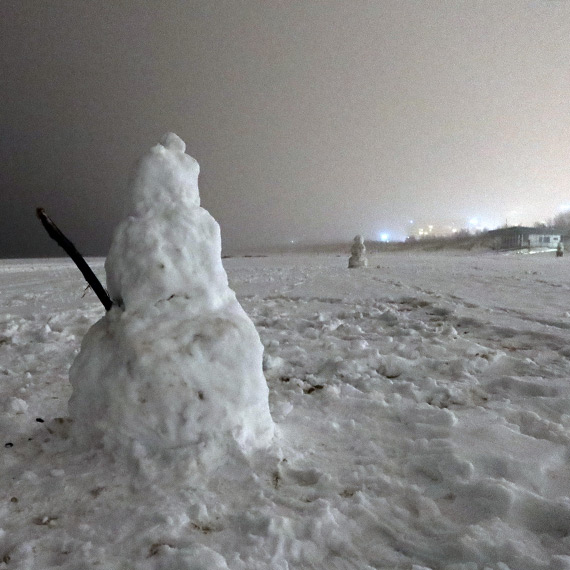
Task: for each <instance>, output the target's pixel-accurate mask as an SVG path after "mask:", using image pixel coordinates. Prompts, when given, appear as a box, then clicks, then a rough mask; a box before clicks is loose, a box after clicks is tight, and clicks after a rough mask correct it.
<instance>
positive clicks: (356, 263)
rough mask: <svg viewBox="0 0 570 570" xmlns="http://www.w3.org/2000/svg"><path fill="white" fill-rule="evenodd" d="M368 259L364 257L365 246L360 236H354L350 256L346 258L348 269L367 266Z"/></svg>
mask: <svg viewBox="0 0 570 570" xmlns="http://www.w3.org/2000/svg"><path fill="white" fill-rule="evenodd" d="M367 266H368V259H367V258H366V246H365V245H364V239H363V238H362V236H355V237H354V240H353V242H352V246H351V248H350V257H349V258H348V267H349V269H352V268H355V267H367Z"/></svg>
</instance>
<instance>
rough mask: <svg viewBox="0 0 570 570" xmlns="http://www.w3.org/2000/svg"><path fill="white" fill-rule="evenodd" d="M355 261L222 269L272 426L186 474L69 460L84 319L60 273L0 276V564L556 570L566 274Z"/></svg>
mask: <svg viewBox="0 0 570 570" xmlns="http://www.w3.org/2000/svg"><path fill="white" fill-rule="evenodd" d="M368 257H369V267H368V268H366V269H362V270H360V271H354V270H349V269H348V268H347V267H346V254H345V255H342V256H339V257H335V256H318V255H313V256H285V255H283V256H274V257H267V258H247V259H245V258H234V259H227V260H225V261H224V265H225V268H226V270H227V272H228V277H229V282H230V285H231V287H232V289H234V290H235V291H236V293H237V297H238V299H239V301H240V302H241V304H242V306H243V308H244V309H245V311H246V312H247V313H248V314H249V316H250V317H251V318H252V320H253V322H254V323H255V325H256V327H257V330H258V331H259V334H260V337H261V341H262V343H263V345H264V347H265V357H264V361H265V375H266V377H267V382H268V384H269V402H270V406H271V412H272V415H273V419H274V420H275V423H276V426H277V429H276V436H275V438H274V440H273V442H274V443H273V444H272V446H271V447H269V448H267V449H259V450H257V451H255V452H254V453H252V454H249V455H245V454H243V453H240V451H239V449H233V448H230V449H228V451H227V453H228V454H229V455H231V457H232V461H228V462H226V463H222V464H221V466H220V468H219V469H218V470H216V471H214V472H213V473H211V474H210V476H209V477H208V478H206V479H204V478H199V477H198V478H197V477H196V476H195V473H199V472H200V468H201V467H200V465H196V466H195V470H194V471H193V470H192V469H189V465H187V464H186V465H184V468H183V469H177V468H176V465H171V466H170V467H169V468H168V469H164V470H163V471H162V472H160V474H159V475H160V478H154V479H153V478H149V477H148V476H147V474H146V473H145V472H144V469H142V470H140V471H139V470H137V469H135V468H133V465H132V464H130V463H129V462H128V461H127V460H123V459H122V458H121V457H116V458H113V455H112V454H109V453H107V452H106V451H105V450H102V449H98V448H96V447H93V448H86V449H84V450H77V448H76V447H74V446H73V445H72V441H71V439H70V438H69V431H70V430H69V424H70V422H69V419H68V410H67V401H68V399H69V396H70V394H71V386H70V384H69V382H68V369H69V366H70V364H71V362H72V361H73V359H74V357H75V356H76V355H77V353H78V350H79V344H80V341H81V339H82V338H83V337H84V335H85V334H86V332H87V330H88V329H89V328H90V327H91V326H92V325H93V323H95V322H96V321H97V320H99V319H100V318H101V317H102V315H103V308H102V307H101V305H100V304H99V302H98V301H97V299H96V298H95V297H94V296H93V294H92V293H90V292H87V293H85V295H83V291H84V288H85V286H84V283H83V282H82V279H81V276H80V275H79V272H78V271H77V270H76V269H75V268H74V267H73V266H72V264H71V263H70V262H67V261H64V260H41V261H40V260H27V261H3V262H0V304H1V306H2V317H1V319H2V325H1V327H0V355H1V358H0V374H1V377H2V383H1V384H0V390H1V395H2V397H1V398H0V406H1V407H2V410H1V412H2V413H1V415H0V432H1V433H2V438H3V441H2V458H1V471H0V473H1V481H2V485H1V487H0V489H1V497H2V500H1V502H0V568H6V569H9V570H13V569H26V570H50V569H55V568H58V569H59V568H61V569H64V570H83V569H85V570H87V569H89V570H90V569H92V568H103V569H106V570H107V569H109V570H111V569H112V570H115V569H124V570H131V569H132V570H151V569H152V570H155V569H156V570H167V569H168V570H189V569H192V570H197V569H203V570H216V569H224V570H225V569H232V570H267V569H278V570H285V569H289V570H290V569H323V570H324V569H327V570H328V569H333V570H339V569H342V570H344V569H351V570H356V569H358V570H364V569H371V568H374V569H405V570H412V569H413V570H421V569H426V568H428V569H432V570H459V569H461V570H474V569H478V570H484V569H489V570H491V569H492V570H506V569H510V570H546V569H548V570H559V569H565V568H566V569H567V568H570V498H569V497H570V471H569V469H568V445H569V441H570V414H569V410H570V384H569V380H570V361H569V357H570V342H569V341H570V312H569V311H570V281H569V279H568V275H569V274H570V265H569V263H570V261H569V260H568V258H567V257H563V258H558V259H556V258H555V256H554V254H553V253H552V254H537V255H532V256H525V255H518V256H517V255H512V256H505V255H499V254H485V255H457V256H456V255H451V254H441V255H440V254H405V253H401V254H369V256H368ZM92 263H93V265H94V267H95V269H96V271H97V272H98V273H99V275H101V276H102V274H103V262H102V260H98V261H92ZM160 323H161V324H160V326H164V327H166V328H167V329H168V328H169V327H175V326H176V323H170V321H168V320H164V321H160ZM112 326H119V325H118V324H117V323H113V325H112ZM169 330H170V329H169ZM151 332H152V331H149V333H148V334H151ZM155 332H156V335H155V336H156V339H157V340H160V338H161V335H162V331H161V329H160V327H159V328H157V329H156V331H155ZM169 334H170V332H169ZM181 334H186V333H184V332H182V331H181ZM140 349H141V352H142V354H144V346H141V347H140ZM190 467H191V466H190Z"/></svg>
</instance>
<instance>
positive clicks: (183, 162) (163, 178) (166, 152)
mask: <svg viewBox="0 0 570 570" xmlns="http://www.w3.org/2000/svg"><path fill="white" fill-rule="evenodd" d="M185 150H186V143H185V142H184V141H183V140H182V139H181V138H180V137H179V136H178V135H175V134H174V133H167V134H165V135H164V136H163V137H162V139H161V140H160V143H159V144H157V145H156V146H154V147H152V148H151V149H150V151H149V152H147V153H146V154H145V155H144V156H143V157H142V158H141V159H140V160H139V162H138V163H137V165H136V168H135V172H134V176H133V178H132V183H131V188H132V201H133V207H134V213H135V215H142V214H144V213H145V212H148V211H149V210H151V209H153V210H164V209H167V210H169V209H172V210H179V209H181V208H185V207H198V206H199V205H200V194H199V192H198V175H199V174H200V165H199V164H198V162H197V161H196V160H195V159H193V158H192V157H191V156H189V155H188V154H186V153H185V152H184V151H185Z"/></svg>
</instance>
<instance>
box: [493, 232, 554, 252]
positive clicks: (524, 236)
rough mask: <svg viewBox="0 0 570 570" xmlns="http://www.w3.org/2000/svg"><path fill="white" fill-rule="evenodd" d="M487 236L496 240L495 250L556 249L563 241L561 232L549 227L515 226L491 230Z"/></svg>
mask: <svg viewBox="0 0 570 570" xmlns="http://www.w3.org/2000/svg"><path fill="white" fill-rule="evenodd" d="M487 235H488V236H489V237H491V238H493V239H494V244H493V245H494V249H524V248H529V249H532V248H550V249H556V248H557V247H558V244H559V243H561V242H562V241H563V232H562V231H561V230H558V229H556V228H547V227H538V228H528V227H524V226H513V227H510V228H500V229H498V230H491V231H490V232H488V233H487Z"/></svg>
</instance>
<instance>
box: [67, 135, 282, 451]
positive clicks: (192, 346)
mask: <svg viewBox="0 0 570 570" xmlns="http://www.w3.org/2000/svg"><path fill="white" fill-rule="evenodd" d="M185 150H186V145H185V143H184V141H182V139H180V138H179V137H178V136H177V135H175V134H173V133H168V134H167V135H165V136H164V137H163V139H162V140H161V142H160V144H158V145H156V146H154V147H153V148H152V149H151V150H150V151H149V152H148V153H147V154H145V155H144V156H143V157H142V158H141V160H140V161H139V163H138V165H137V167H136V170H135V173H134V177H133V179H132V181H131V192H132V204H131V214H130V215H129V216H128V217H127V218H126V219H125V220H123V221H122V222H121V223H120V224H119V226H118V227H117V229H116V231H115V234H114V238H113V242H112V245H111V249H110V251H109V255H108V257H107V260H106V263H105V270H106V274H107V287H108V290H109V294H110V296H111V298H112V299H113V302H114V306H113V308H112V309H111V310H110V311H108V312H107V314H106V315H105V316H104V317H103V318H102V319H101V320H99V321H98V322H97V323H96V324H95V325H93V326H92V327H91V329H90V330H89V331H88V332H87V334H86V336H85V338H84V339H83V342H82V345H81V351H80V353H79V354H78V356H77V358H76V359H75V361H74V362H73V365H72V367H71V370H70V381H71V384H72V387H73V392H72V395H71V398H70V400H69V413H70V416H71V418H72V420H73V422H72V435H73V438H74V440H75V442H76V443H77V444H78V445H79V446H81V447H83V448H85V449H87V448H91V447H97V446H101V445H102V446H103V447H104V448H106V449H107V450H109V451H110V452H112V453H113V454H116V455H117V454H118V455H127V456H133V455H134V456H135V457H136V456H141V455H142V456H145V457H152V456H154V455H157V454H161V453H163V452H168V451H169V450H171V451H172V450H186V451H188V452H189V453H192V454H199V453H200V450H207V449H209V450H210V451H211V450H212V449H216V448H217V449H219V450H223V449H225V448H226V447H227V445H228V444H229V443H230V442H231V444H232V445H234V447H235V445H236V444H237V446H238V447H239V449H240V450H241V451H242V452H245V453H246V454H247V453H248V452H252V451H253V450H255V449H259V448H264V447H267V446H268V445H269V443H270V442H271V440H272V437H273V432H274V424H273V421H272V419H271V415H270V412H269V405H268V387H267V383H266V380H265V377H264V375H263V371H262V357H263V346H262V344H261V341H260V339H259V335H258V333H257V331H256V330H255V327H254V325H253V323H252V322H251V320H250V319H249V317H248V316H247V315H246V313H245V311H244V310H243V308H242V307H241V305H240V304H239V302H238V301H237V299H236V296H235V293H234V292H233V291H232V290H231V289H230V288H229V286H228V279H227V275H226V272H225V270H224V268H223V266H222V262H221V238H220V229H219V226H218V224H217V222H216V221H215V220H214V218H213V217H212V216H211V215H210V214H209V213H208V212H207V211H206V210H204V209H203V208H201V207H200V196H199V193H198V174H199V171H200V168H199V165H198V163H197V162H196V160H194V159H193V158H192V157H190V156H189V155H187V154H185Z"/></svg>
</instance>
